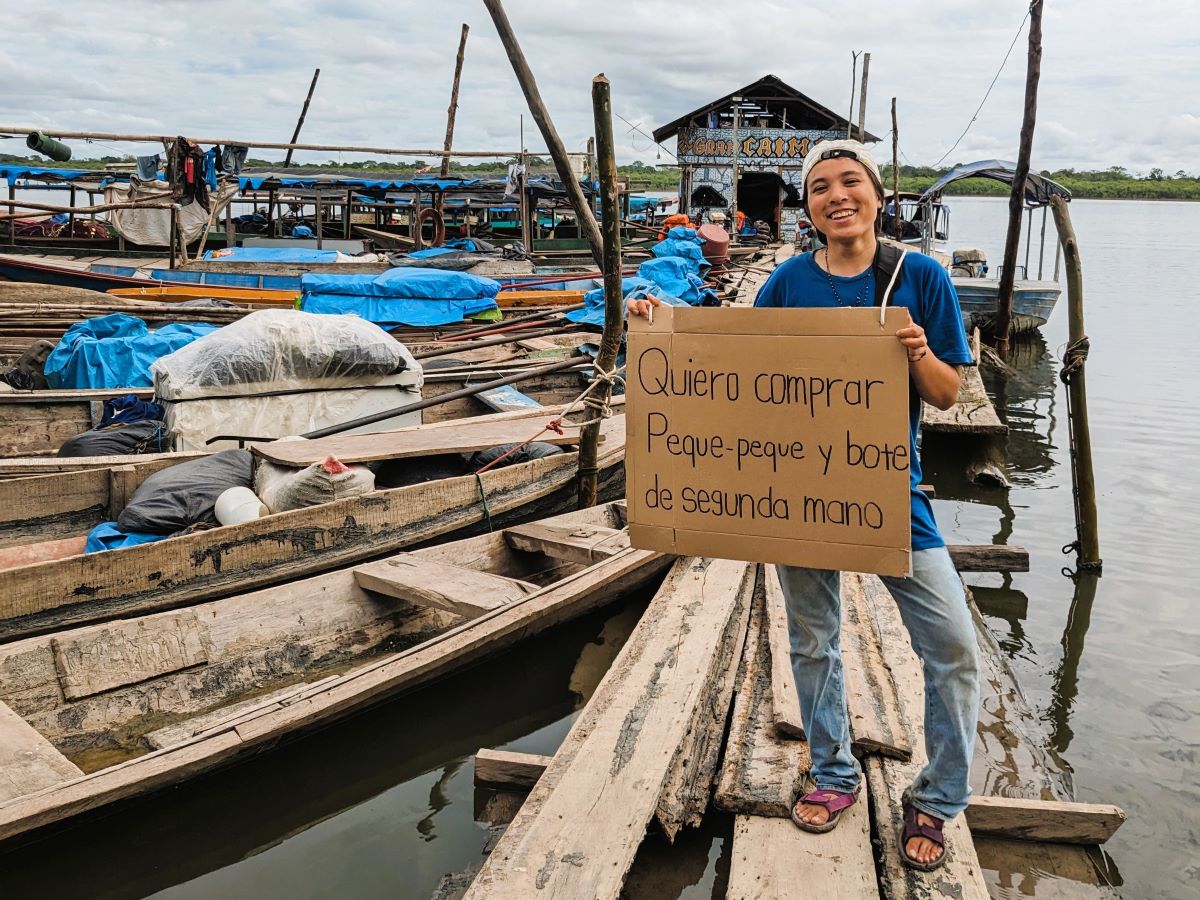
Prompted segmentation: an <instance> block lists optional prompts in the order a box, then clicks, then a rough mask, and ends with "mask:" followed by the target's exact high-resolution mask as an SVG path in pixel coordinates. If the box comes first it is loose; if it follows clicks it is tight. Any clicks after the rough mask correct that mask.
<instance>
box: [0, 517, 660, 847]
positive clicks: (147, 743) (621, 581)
mask: <svg viewBox="0 0 1200 900" xmlns="http://www.w3.org/2000/svg"><path fill="white" fill-rule="evenodd" d="M623 526H624V510H623V508H622V507H621V505H619V504H610V505H606V506H600V507H593V508H591V509H588V510H582V511H578V512H573V513H568V514H566V515H563V516H559V517H556V518H554V519H550V520H547V521H543V522H538V523H532V524H531V525H530V526H526V527H524V528H517V529H511V530H506V531H504V532H496V533H493V534H488V535H483V536H480V537H476V538H470V539H467V540H462V541H457V542H454V543H451V544H443V545H440V546H437V547H432V548H429V549H426V550H418V551H415V552H413V553H409V554H401V555H400V557H396V558H392V559H388V560H381V561H377V562H375V563H371V564H368V565H366V566H358V567H354V568H350V569H343V570H341V571H337V572H331V573H327V574H325V575H321V576H318V577H315V578H308V579H305V580H302V581H297V582H292V583H290V584H287V585H283V586H279V587H274V588H270V589H267V590H260V591H255V592H253V593H248V594H240V595H236V596H231V597H228V598H226V599H222V600H217V601H214V602H211V603H206V604H203V605H202V606H197V607H192V608H189V609H185V610H175V611H170V612H161V613H156V614H153V615H147V616H143V617H140V618H138V619H134V620H125V621H120V622H114V623H110V624H107V625H93V626H87V627H82V628H76V629H72V630H69V631H64V632H60V633H58V634H56V635H54V636H53V637H42V638H29V639H26V640H22V641H19V642H16V643H13V644H9V645H7V646H5V647H3V648H0V761H3V762H5V763H9V764H7V765H5V766H0V840H3V839H8V838H11V837H13V836H15V835H18V834H21V833H23V832H26V831H29V830H31V829H34V828H38V827H40V826H44V825H47V824H50V823H53V822H61V821H64V820H66V819H69V818H71V817H73V816H76V815H78V814H80V813H83V812H86V811H89V810H94V809H97V808H100V807H103V806H105V805H107V804H109V803H112V802H115V801H117V800H123V799H128V798H131V797H136V796H139V795H143V794H147V793H149V792H151V791H154V790H157V789H160V788H162V787H165V786H168V785H171V784H176V783H179V782H181V781H183V780H185V779H187V778H191V777H193V776H195V775H197V774H199V773H201V772H205V771H207V770H210V769H213V768H215V767H217V766H221V765H224V764H227V763H229V762H232V761H233V760H235V759H237V758H238V757H242V756H245V755H248V754H251V753H256V752H260V751H262V750H265V749H268V748H269V747H271V746H273V745H274V744H276V743H278V742H279V741H280V740H281V739H285V738H289V737H293V736H295V735H297V734H300V733H302V732H304V731H306V730H308V729H311V728H314V727H319V726H323V725H326V724H329V723H330V722H333V721H336V720H337V719H339V718H341V717H343V716H345V715H348V714H350V713H352V712H355V711H358V710H361V709H364V708H365V707H367V706H369V705H371V704H374V703H378V702H380V701H381V700H384V699H386V698H389V697H391V696H394V695H395V694H397V693H400V692H402V691H405V690H409V689H412V688H413V687H416V686H418V685H421V684H424V683H427V682H429V681H432V680H434V679H436V678H438V677H440V676H443V675H445V674H448V673H450V672H452V671H454V670H455V669H457V668H460V667H462V666H465V665H468V664H471V663H474V662H476V661H478V660H480V659H482V658H484V657H485V656H487V655H489V654H492V653H495V652H497V651H499V650H501V649H504V648H507V647H509V646H511V645H512V644H514V643H515V642H516V641H518V640H520V639H522V638H525V637H528V636H531V635H533V634H536V633H538V632H540V631H543V630H545V629H547V628H550V627H552V626H554V625H557V624H560V623H562V622H565V621H567V620H569V619H570V618H573V617H576V616H579V615H581V614H583V613H585V612H587V611H590V610H592V609H596V608H598V607H599V606H602V605H604V604H606V603H608V602H611V601H612V600H614V599H616V598H617V597H619V596H621V595H622V594H625V593H628V592H629V591H632V590H634V589H636V588H638V587H640V586H642V585H645V584H647V583H649V582H651V581H652V580H653V579H655V578H656V577H658V576H659V575H661V573H662V572H664V571H665V570H666V568H667V566H668V565H669V564H670V562H671V558H670V557H665V556H662V555H659V554H655V553H651V552H647V551H640V550H632V549H629V548H628V544H627V540H626V539H625V533H624V532H623V531H621V530H620V529H621V528H622V527H623ZM593 560H594V562H593ZM381 570H382V574H381ZM389 570H394V571H395V573H396V574H395V575H393V574H392V572H391V571H389ZM372 579H375V580H372ZM368 585H369V587H368ZM431 585H432V586H434V588H435V589H434V590H433V591H432V592H430V591H429V590H428V588H429V587H430V586H431ZM460 602H461V603H463V604H465V605H463V606H457V605H456V604H458V603H460ZM452 609H453V610H454V611H451V610H452ZM114 654H115V655H114ZM117 656H119V657H120V665H116V666H114V665H112V662H113V660H114V659H115V658H116V657H117ZM120 756H124V757H127V758H126V759H125V760H124V761H122V762H118V763H117V764H115V765H105V763H106V762H109V761H111V760H112V759H113V758H114V757H120ZM128 757H132V758H128ZM101 766H103V767H101ZM89 769H90V770H92V771H90V773H89V774H84V772H83V770H89Z"/></svg>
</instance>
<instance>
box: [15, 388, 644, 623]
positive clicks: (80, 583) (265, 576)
mask: <svg viewBox="0 0 1200 900" xmlns="http://www.w3.org/2000/svg"><path fill="white" fill-rule="evenodd" d="M539 415H541V416H542V417H543V418H546V417H547V413H544V412H542V413H539ZM522 416H525V417H529V414H528V413H524V414H520V413H518V414H513V413H499V414H497V415H495V416H489V417H480V418H479V419H476V420H473V421H477V422H478V421H482V420H485V419H486V420H505V419H512V418H520V417H522ZM530 423H531V424H530V436H532V432H533V431H535V430H536V427H537V425H539V424H540V420H539V419H538V418H535V417H530ZM452 424H453V423H451V424H450V425H443V426H434V427H452ZM601 434H602V439H603V443H601V445H600V454H599V464H600V468H601V471H600V475H599V489H600V497H601V499H604V500H611V499H616V498H617V497H620V496H623V494H624V487H625V472H624V457H625V418H624V416H623V415H617V416H614V417H613V418H611V419H608V420H606V421H605V422H604V423H603V426H602V430H601ZM577 470H578V454H577V453H576V452H573V451H572V452H567V453H562V454H558V455H556V456H551V457H547V458H545V459H538V460H533V461H531V462H526V463H518V464H516V465H512V466H508V467H506V468H498V469H493V470H491V471H489V472H485V473H483V474H482V475H480V476H475V475H464V476H459V477H453V478H440V479H436V480H433V481H426V482H423V483H420V484H413V485H408V486H405V487H398V488H393V489H390V490H378V491H374V492H372V493H370V494H364V495H362V496H359V497H353V498H349V499H346V500H336V501H334V502H332V503H326V504H322V505H320V506H311V507H306V508H303V509H297V510H291V511H288V512H283V513H277V514H275V515H270V516H266V517H264V518H261V519H256V520H254V521H251V522H245V523H242V524H240V525H232V526H223V527H218V528H213V529H210V530H207V531H197V532H192V533H189V534H185V535H182V536H179V537H174V538H168V539H167V540H164V541H158V542H155V543H151V544H142V545H139V546H136V547H126V548H122V549H120V550H111V551H108V552H105V553H94V554H87V555H74V556H69V557H66V558H63V559H56V560H50V561H46V562H36V563H32V564H26V565H20V566H17V567H15V568H9V569H6V570H4V571H0V642H3V641H9V640H13V639H15V638H18V637H23V636H26V635H29V634H36V633H42V632H46V631H53V630H57V629H61V628H64V627H67V626H72V625H79V624H83V623H86V622H96V621H101V620H104V619H110V618H115V617H118V616H129V615H136V614H141V613H145V612H149V611H151V610H159V609H167V608H170V607H175V606H180V605H182V604H186V603H195V602H198V601H201V600H207V599H210V598H212V597H217V596H222V595H227V594H229V593H231V592H234V591H243V590H247V589H249V588H252V587H258V586H261V585H266V584H271V583H275V582H279V581H283V580H285V579H289V578H295V577H298V576H302V575H309V574H312V573H315V572H320V571H324V570H327V569H330V568H332V567H334V566H338V565H346V564H348V563H351V562H355V561H357V560H362V559H367V558H369V557H372V556H377V555H379V554H381V553H387V552H389V551H393V550H398V549H400V548H402V547H408V546H413V545H416V544H420V543H422V542H427V541H431V540H434V539H438V538H445V537H447V536H449V535H454V534H460V535H461V534H468V533H471V531H473V530H474V531H477V530H480V529H483V528H486V527H487V523H488V522H489V521H490V522H491V524H492V525H493V526H497V525H503V524H507V523H509V522H513V521H522V520H526V519H529V518H532V517H537V516H545V515H549V514H551V513H554V512H560V511H562V510H565V509H569V508H571V506H572V505H573V504H574V502H575V492H576V475H577ZM97 473H99V474H101V475H103V476H105V478H104V479H102V480H100V481H93V482H90V483H88V484H86V485H85V484H84V482H85V480H86V479H85V477H83V476H90V477H91V478H92V479H95V478H96V475H97ZM74 474H75V475H76V476H80V477H79V478H78V481H77V491H78V496H79V497H82V498H85V499H86V497H88V496H95V497H97V498H98V503H99V502H100V501H101V499H102V498H101V497H100V495H101V494H105V496H107V498H108V499H107V500H106V501H103V502H104V503H105V505H103V506H100V508H99V510H97V511H98V512H100V513H101V515H102V516H103V518H101V521H103V520H105V519H107V518H109V517H110V516H111V514H112V512H113V511H114V505H115V504H114V502H113V498H114V496H116V497H121V498H127V497H128V496H130V495H131V494H132V487H131V484H132V483H133V481H134V480H135V479H136V480H137V481H139V482H140V478H141V477H144V472H141V471H137V470H135V471H134V472H132V473H129V472H124V473H115V474H114V473H110V472H109V471H108V470H103V469H94V470H92V472H91V473H74ZM118 476H119V477H118ZM125 476H128V481H125V482H121V481H120V480H119V478H120V477H125ZM105 481H106V482H107V486H106V485H105V483H104V482H105ZM19 482H20V483H21V485H22V488H23V489H25V490H28V491H30V492H31V493H30V495H29V498H30V499H26V500H22V499H21V498H20V497H16V501H15V502H17V504H18V505H17V506H16V507H14V508H15V509H16V510H27V511H32V510H33V509H35V508H36V507H35V500H34V498H35V496H36V497H42V498H46V497H47V496H51V497H52V496H53V495H54V494H55V493H56V491H58V490H60V488H55V487H52V486H50V485H48V484H45V483H42V480H41V479H36V478H27V479H20V480H19ZM14 483H17V482H14ZM60 484H61V482H60ZM88 491H92V492H93V493H92V494H90V495H89V494H88V493H87V492H88ZM114 492H115V493H114ZM10 496H12V495H10ZM49 502H51V501H50V500H43V503H46V504H48V503H49ZM97 505H98V504H97ZM93 514H94V513H93ZM5 515H6V516H7V517H9V518H10V520H11V519H14V518H15V519H16V522H15V523H14V524H13V526H12V527H14V528H15V527H21V526H20V525H19V523H20V515H21V513H19V512H17V513H5ZM25 515H29V512H26V513H25ZM32 527H33V526H32V525H30V524H28V523H27V524H26V525H25V526H24V528H25V530H26V533H27V534H28V533H29V530H30V529H31V528H32ZM6 530H7V529H6ZM48 532H49V529H47V528H43V530H42V535H43V537H44V538H46V539H51V538H61V537H64V536H69V535H63V534H61V533H59V534H52V533H48ZM24 543H28V540H26V541H24Z"/></svg>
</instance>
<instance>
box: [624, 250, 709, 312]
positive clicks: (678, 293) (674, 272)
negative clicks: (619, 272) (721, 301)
mask: <svg viewBox="0 0 1200 900" xmlns="http://www.w3.org/2000/svg"><path fill="white" fill-rule="evenodd" d="M692 263H693V261H692V260H690V259H686V258H684V257H681V256H664V257H662V258H660V259H648V260H646V261H645V262H644V263H642V264H641V265H640V266H638V277H639V278H644V279H645V280H646V281H649V282H651V283H653V284H655V285H657V286H658V287H660V288H662V289H663V291H665V292H666V293H668V294H670V295H671V296H672V297H678V298H679V299H680V300H682V301H684V302H685V303H687V304H689V305H691V306H700V305H703V304H706V303H713V302H716V299H717V295H716V292H715V291H713V290H712V289H711V288H707V287H705V286H704V280H703V279H702V278H701V277H700V276H699V275H697V274H696V272H695V271H694V269H693V265H692Z"/></svg>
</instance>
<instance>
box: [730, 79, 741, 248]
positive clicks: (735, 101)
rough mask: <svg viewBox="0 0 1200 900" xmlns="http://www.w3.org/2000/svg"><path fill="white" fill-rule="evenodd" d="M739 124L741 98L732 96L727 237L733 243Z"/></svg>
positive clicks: (736, 239)
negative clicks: (730, 171) (730, 174)
mask: <svg viewBox="0 0 1200 900" xmlns="http://www.w3.org/2000/svg"><path fill="white" fill-rule="evenodd" d="M741 126H742V98H741V97H734V98H733V155H732V162H731V166H732V168H733V172H732V182H731V185H730V188H729V193H730V195H731V200H730V205H729V239H730V242H731V243H734V244H736V243H737V242H738V227H737V202H738V201H737V195H738V150H739V149H740V148H739V147H738V143H739V142H738V132H739V131H741V130H742V129H741Z"/></svg>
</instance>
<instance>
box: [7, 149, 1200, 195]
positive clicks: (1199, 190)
mask: <svg viewBox="0 0 1200 900" xmlns="http://www.w3.org/2000/svg"><path fill="white" fill-rule="evenodd" d="M43 162H44V161H39V160H35V159H31V158H30V157H27V156H12V155H10V154H6V153H0V164H3V163H16V164H19V165H30V164H32V165H40V164H42V163H43ZM131 162H133V157H132V156H101V157H99V158H96V159H73V160H71V161H70V162H69V163H66V164H65V166H66V167H69V168H76V169H103V168H104V167H105V166H106V165H107V164H109V163H131ZM514 162H516V160H515V159H507V160H500V159H497V160H485V161H481V162H466V163H464V162H459V161H457V160H451V161H450V173H451V174H452V175H458V176H464V177H472V176H477V175H480V176H482V175H503V174H504V173H505V172H507V171H508V167H509V166H510V165H511V164H512V163H514ZM526 163H527V164H528V166H529V168H530V171H532V172H535V173H543V172H544V173H549V172H553V171H554V166H553V163H552V162H551V161H550V160H549V159H546V158H543V157H540V156H529V157H527V158H526ZM281 164H282V163H281V161H280V160H268V159H255V158H251V159H248V160H246V167H247V168H252V169H272V168H277V167H279V166H280V165H281ZM438 167H439V163H438V162H437V161H434V162H429V161H428V160H423V159H419V160H416V161H415V162H404V163H392V162H388V161H386V160H383V161H380V160H374V159H368V160H365V161H362V162H338V161H336V160H329V161H328V162H324V163H309V164H304V165H293V166H292V167H291V168H292V169H295V170H300V171H310V172H316V171H321V172H345V173H350V172H353V173H355V174H359V175H403V176H410V175H429V174H433V173H436V172H437V171H438ZM952 168H953V167H951V166H947V167H945V168H940V169H935V168H932V167H930V166H901V167H900V190H902V191H915V192H920V191H924V190H925V189H926V188H928V187H929V186H930V185H932V184H933V183H934V182H935V181H937V180H938V179H939V178H941V177H942V176H943V175H945V174H946V173H947V172H949V171H950V170H951V169H952ZM617 173H618V174H619V175H622V176H625V177H626V178H628V179H629V184H630V187H632V188H634V189H635V190H637V189H642V190H657V191H673V190H677V189H678V187H679V173H678V171H677V170H676V169H675V168H674V167H671V166H662V167H659V166H648V165H646V164H645V163H642V162H634V163H630V164H629V165H625V166H619V167H618V168H617ZM882 173H883V183H884V185H885V186H886V187H888V188H890V187H891V183H892V171H891V166H890V165H887V166H883V168H882ZM1040 174H1042V175H1045V176H1046V177H1047V178H1051V179H1053V180H1054V181H1057V182H1058V183H1059V184H1061V185H1063V186H1064V187H1066V188H1067V189H1068V190H1070V191H1071V194H1072V196H1074V197H1077V198H1080V199H1110V200H1200V176H1197V175H1195V174H1189V173H1187V172H1185V171H1183V170H1182V169H1180V170H1179V171H1178V172H1176V173H1175V174H1174V175H1170V174H1167V173H1166V172H1164V171H1163V170H1162V169H1151V170H1150V172H1149V174H1148V175H1144V176H1138V175H1134V174H1131V173H1130V172H1129V171H1128V170H1127V169H1126V168H1125V167H1124V166H1112V167H1110V168H1108V169H1103V170H1099V171H1076V170H1075V169H1058V170H1056V171H1048V170H1046V171H1042V172H1041V173H1040ZM946 193H947V194H948V195H953V196H971V195H974V196H987V197H1002V196H1007V195H1008V186H1007V185H1004V184H1001V183H1000V182H998V181H991V180H988V179H984V178H972V179H968V180H966V181H959V182H956V183H955V184H952V185H951V186H950V187H949V188H948V189H947V191H946Z"/></svg>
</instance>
